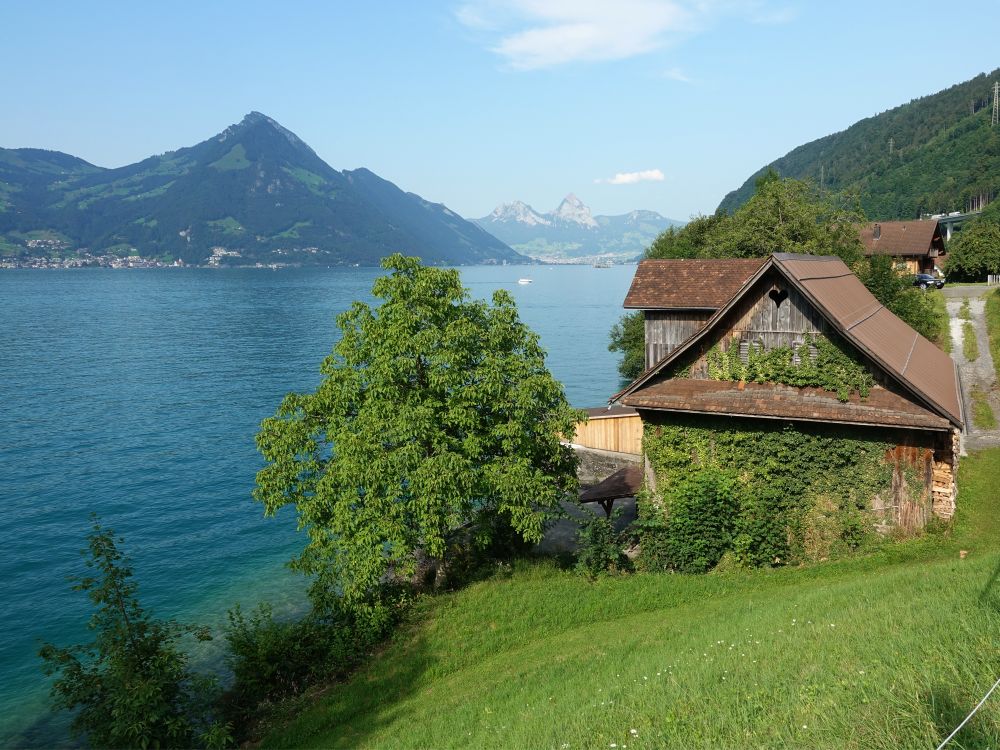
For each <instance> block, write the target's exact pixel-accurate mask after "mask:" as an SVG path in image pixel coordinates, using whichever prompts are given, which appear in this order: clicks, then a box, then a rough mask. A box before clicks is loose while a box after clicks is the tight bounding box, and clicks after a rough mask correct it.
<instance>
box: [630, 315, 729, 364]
mask: <svg viewBox="0 0 1000 750" xmlns="http://www.w3.org/2000/svg"><path fill="white" fill-rule="evenodd" d="M714 312H715V311H714V310H646V311H645V315H644V317H645V318H646V367H647V368H648V367H652V366H653V365H655V364H656V363H657V362H659V361H660V360H661V359H663V358H664V357H666V356H667V355H668V354H670V352H672V351H673V350H674V349H676V348H677V347H678V346H680V345H681V344H682V343H683V342H684V341H686V340H687V339H689V338H691V336H693V335H694V334H696V333H697V332H698V331H700V330H701V329H702V328H703V327H704V326H705V322H706V321H707V320H708V319H709V318H710V317H712V315H713V313H714Z"/></svg>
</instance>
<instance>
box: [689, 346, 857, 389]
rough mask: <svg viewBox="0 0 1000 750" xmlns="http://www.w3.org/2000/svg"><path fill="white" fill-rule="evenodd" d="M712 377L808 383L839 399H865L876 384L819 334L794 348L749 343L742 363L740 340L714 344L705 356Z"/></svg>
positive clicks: (843, 352) (709, 374)
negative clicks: (853, 394)
mask: <svg viewBox="0 0 1000 750" xmlns="http://www.w3.org/2000/svg"><path fill="white" fill-rule="evenodd" d="M705 363H706V367H707V371H708V377H709V379H711V380H744V381H747V382H757V383H782V384H784V385H794V386H798V387H804V386H810V387H814V388H823V389H825V390H828V391H833V392H835V393H836V394H837V398H838V399H840V400H841V401H847V399H848V398H849V397H850V395H851V392H852V391H853V392H857V393H858V394H859V395H860V396H861V398H866V397H867V396H868V393H869V392H870V391H871V388H872V386H873V385H874V383H875V380H874V378H873V377H872V374H871V372H869V371H868V369H867V368H866V367H865V366H864V365H863V364H861V363H860V362H859V361H858V360H857V359H856V358H855V357H854V356H853V355H852V354H850V353H849V352H848V351H847V350H846V348H845V347H844V346H842V345H840V344H839V342H837V343H835V342H833V341H831V340H830V339H828V338H826V337H825V336H822V335H813V336H811V337H810V338H809V341H808V342H807V343H804V344H801V345H799V346H797V347H794V348H793V347H790V346H780V347H776V348H774V349H770V350H764V348H763V347H762V346H760V345H759V344H751V345H750V346H749V347H748V350H747V359H746V361H745V362H744V361H743V359H742V358H741V357H740V342H739V339H738V338H735V337H734V338H733V339H732V341H731V342H730V345H729V348H728V349H722V348H721V347H720V346H718V345H716V346H714V347H712V349H710V350H709V351H708V353H707V354H706V355H705Z"/></svg>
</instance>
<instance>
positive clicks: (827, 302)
mask: <svg viewBox="0 0 1000 750" xmlns="http://www.w3.org/2000/svg"><path fill="white" fill-rule="evenodd" d="M625 307H626V308H630V309H636V310H642V311H644V314H645V318H646V362H645V364H646V370H645V372H643V373H642V374H641V375H640V376H639V377H638V378H637V379H636V380H635V381H634V382H632V383H631V384H630V385H629V386H628V387H626V388H625V389H624V390H622V391H621V392H619V393H618V394H616V395H615V396H613V397H612V399H611V401H612V402H613V403H618V404H621V405H623V406H626V407H632V408H634V409H635V410H637V411H638V413H639V416H640V417H641V419H642V422H643V429H644V434H645V436H646V440H649V439H650V437H651V436H652V435H658V434H660V432H661V431H662V430H665V429H667V428H669V427H670V426H671V425H675V426H676V425H686V426H697V427H699V428H700V427H709V428H711V429H718V430H720V431H722V430H725V431H727V433H728V434H729V435H730V437H727V438H726V439H727V440H729V441H732V440H734V439H735V438H733V437H732V434H733V431H737V432H738V431H739V430H746V431H747V433H748V434H750V433H752V434H754V435H762V434H767V430H785V431H792V432H794V433H797V434H802V435H824V436H828V437H829V436H834V437H843V438H844V439H845V440H849V441H851V440H853V441H855V442H851V443H849V444H850V445H866V446H880V447H879V448H878V451H879V452H880V454H879V455H882V453H884V465H885V467H886V471H887V472H891V474H892V479H891V482H890V481H889V480H888V479H887V480H886V481H887V482H889V483H888V484H886V486H885V487H884V488H883V489H880V490H879V491H878V492H877V493H876V495H877V496H874V495H873V496H872V497H870V498H866V499H865V502H866V503H868V507H869V510H870V511H871V512H873V513H875V514H876V516H877V517H878V518H879V520H880V523H882V524H883V525H884V526H892V525H894V524H901V525H903V526H905V527H909V528H914V527H919V526H922V525H923V524H924V523H925V522H926V521H927V520H928V519H929V518H930V516H931V514H934V515H937V516H939V517H944V518H947V517H950V516H951V515H952V513H953V512H954V507H955V482H954V477H955V471H956V465H957V460H958V454H959V450H960V435H961V431H962V429H963V422H964V414H963V406H962V398H961V392H960V385H959V379H958V373H957V370H956V367H955V365H954V363H953V362H952V360H951V358H950V357H949V356H948V355H947V354H945V353H944V352H942V351H941V350H940V349H938V348H937V347H936V346H935V345H934V344H932V343H931V342H930V341H928V340H927V339H925V338H923V337H922V336H921V335H919V334H918V333H917V332H916V331H914V330H913V329H912V328H910V327H909V326H908V325H907V324H906V323H904V322H903V321H902V320H900V319H899V318H897V317H896V316H895V315H894V314H893V313H892V312H890V311H889V310H888V309H887V308H886V307H884V306H883V305H882V304H881V303H879V302H878V300H877V299H876V298H875V297H874V296H873V295H872V294H871V293H870V292H869V291H868V289H867V288H865V286H864V285H863V284H862V283H861V282H860V281H859V280H858V278H857V277H856V276H855V275H854V274H853V273H852V272H851V270H850V269H849V268H848V267H847V266H846V265H845V264H844V262H843V261H842V260H840V259H839V258H837V257H834V256H815V255H797V254H790V253H776V254H774V255H772V256H771V257H769V258H761V259H752V260H645V261H642V262H641V263H640V264H639V267H638V269H637V271H636V274H635V278H634V280H633V282H632V286H631V288H630V290H629V292H628V295H627V297H626V299H625ZM772 355H774V356H777V357H778V359H779V360H780V361H781V362H782V363H783V364H782V367H783V368H784V369H783V370H782V369H781V368H778V369H777V370H774V369H773V368H772V369H771V370H768V369H767V368H766V367H763V365H762V364H761V363H765V362H767V361H769V359H768V358H769V357H771V358H772V359H773V357H772ZM824 358H825V359H824ZM817 362H819V363H820V364H819V365H817ZM755 363H756V364H755ZM824 363H825V364H824ZM803 364H806V365H811V367H810V368H807V369H808V372H809V373H811V375H809V376H808V377H806V376H804V377H799V376H798V375H796V374H794V373H796V372H797V371H798V370H797V368H800V366H801V365H803ZM755 368H756V369H755ZM823 368H827V369H828V370H829V371H828V372H824V371H823ZM769 372H784V373H785V375H784V376H783V377H775V378H772V377H771V376H769V375H768V373H769ZM802 372H803V373H805V372H807V370H802ZM841 372H843V373H844V375H843V378H848V377H850V378H853V380H850V383H849V384H848V385H843V386H842V387H841V386H840V385H838V386H835V387H834V386H832V385H831V383H837V382H838V381H837V379H838V377H841V375H839V374H838V373H841ZM788 373H793V374H792V376H790V377H789V376H788ZM809 377H812V378H814V379H816V378H817V377H818V380H817V382H810V381H809ZM774 380H780V381H781V382H774ZM844 383H847V380H845V381H844ZM858 441H860V442H858ZM866 441H867V442H866ZM675 448H676V447H675ZM699 450H700V451H701V452H702V453H703V454H704V452H705V451H709V452H711V451H712V450H713V449H711V448H710V447H706V446H705V445H701V447H700V448H699ZM674 458H675V459H676V456H675V457H674ZM691 460H692V462H693V463H696V462H698V461H699V460H700V459H699V457H698V456H695V455H692V457H691ZM789 460H790V459H789ZM886 476H888V474H887V475H886ZM828 479H829V481H830V482H832V483H833V485H831V486H835V485H836V482H837V481H838V480H837V478H836V477H828ZM645 480H646V485H647V488H648V489H651V490H652V492H653V493H654V494H655V492H656V487H657V484H658V481H659V483H660V484H662V481H661V480H662V477H658V476H657V469H656V460H653V461H650V457H649V456H648V455H647V458H646V469H645Z"/></svg>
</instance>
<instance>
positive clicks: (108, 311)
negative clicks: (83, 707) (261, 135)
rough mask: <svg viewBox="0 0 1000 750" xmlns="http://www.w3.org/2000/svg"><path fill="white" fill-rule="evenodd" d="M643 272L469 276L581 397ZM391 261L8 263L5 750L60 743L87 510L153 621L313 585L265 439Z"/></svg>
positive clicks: (291, 594) (3, 465)
mask: <svg viewBox="0 0 1000 750" xmlns="http://www.w3.org/2000/svg"><path fill="white" fill-rule="evenodd" d="M633 272H634V267H623V266H617V267H614V268H609V269H595V268H591V267H589V266H522V267H517V266H507V267H491V266H479V267H468V268H463V269H461V273H462V279H463V282H464V284H465V285H466V286H467V287H468V288H469V290H470V291H471V293H472V294H473V296H476V297H483V298H487V297H489V295H490V294H491V293H492V292H493V291H494V290H495V289H498V288H504V289H507V290H509V291H510V292H511V293H512V294H513V296H514V298H515V300H516V301H517V304H518V308H519V310H520V313H521V317H522V319H523V320H524V321H525V322H526V323H527V324H528V325H529V326H531V327H532V328H533V329H534V330H535V331H537V332H538V334H539V335H540V337H541V341H542V344H543V346H544V347H545V348H546V349H547V351H548V363H549V367H550V369H551V370H552V372H553V374H554V375H555V376H556V377H557V378H558V379H559V380H561V381H562V383H563V384H564V385H565V388H566V393H567V395H568V397H569V400H570V402H571V403H572V404H573V405H574V406H578V407H585V406H597V405H600V404H602V403H604V402H605V401H606V400H607V398H608V396H609V395H610V394H612V393H614V392H615V391H616V390H617V389H618V387H619V385H620V381H619V378H618V375H617V372H616V369H615V368H616V362H617V358H616V355H614V354H612V353H610V352H608V351H607V341H608V330H609V329H610V327H611V326H612V324H613V323H614V322H615V321H616V320H617V319H618V318H619V317H620V316H621V314H622V308H621V304H622V300H623V299H624V297H625V293H626V291H627V290H628V286H629V283H630V282H631V278H632V274H633ZM380 273H381V271H380V270H379V269H358V268H355V269H281V270H277V271H271V270H266V269H261V270H258V269H233V270H209V269H150V270H111V269H80V270H72V271H44V270H37V271H36V270H12V271H3V272H0V428H2V431H0V501H2V502H3V507H5V508H6V509H7V514H6V516H5V524H4V527H3V531H2V532H0V534H2V545H0V601H2V602H3V608H2V611H0V631H2V632H3V634H4V637H3V639H2V640H0V665H2V674H3V680H2V682H0V745H2V746H10V745H12V744H16V745H34V746H47V745H52V744H54V743H56V742H60V743H66V742H67V739H66V737H65V736H64V732H65V721H64V720H62V721H60V720H53V719H51V718H50V717H48V716H47V683H46V681H45V678H44V677H43V675H42V674H41V671H40V669H39V664H40V662H39V659H38V658H37V656H36V653H37V651H38V646H39V641H40V639H44V640H49V641H53V642H55V643H57V644H60V645H68V644H70V643H78V642H83V641H84V640H87V639H88V633H87V630H86V625H85V624H86V620H87V618H88V616H89V612H90V610H89V608H88V602H87V600H86V597H85V596H84V595H82V594H80V593H75V592H72V591H71V590H70V585H69V583H68V582H67V578H68V577H69V576H73V575H77V574H80V573H82V571H83V564H82V560H83V558H82V557H81V554H80V549H81V548H82V547H83V546H84V544H85V535H86V534H87V532H88V530H89V528H90V520H89V516H90V513H91V512H92V511H96V512H97V513H99V514H100V517H101V519H102V521H103V522H104V523H105V524H107V525H109V526H112V527H113V528H114V529H115V531H116V532H117V533H118V534H120V535H121V536H123V537H124V538H125V545H124V549H125V550H126V551H127V552H128V553H129V554H130V555H131V557H132V559H133V562H134V566H135V572H136V580H137V581H138V582H139V585H140V597H141V600H142V602H143V605H144V606H145V607H146V608H147V609H148V610H151V611H152V612H153V613H154V614H155V616H157V617H160V618H167V617H173V618H177V619H179V620H182V621H185V622H196V623H201V624H210V625H216V626H217V625H218V624H220V623H221V622H223V621H224V619H225V613H226V610H227V609H229V608H230V607H232V606H233V604H235V603H236V602H238V601H239V602H242V603H243V605H244V606H245V607H246V606H252V605H253V604H254V603H255V602H257V601H259V600H261V599H266V600H269V601H271V602H273V603H274V604H275V607H276V609H277V610H279V611H280V610H282V609H289V608H295V607H296V606H301V603H302V601H303V591H304V585H303V581H302V580H301V579H300V578H299V577H297V576H295V575H294V574H292V573H290V572H288V571H287V570H286V569H285V568H284V566H283V563H284V562H285V561H286V560H288V558H290V557H291V556H292V555H293V554H294V553H295V552H296V550H298V549H299V548H300V547H301V546H302V544H303V542H302V540H301V538H299V537H298V536H297V535H296V532H295V520H294V515H293V513H292V512H291V509H288V512H283V513H282V514H279V516H278V517H277V518H275V519H265V518H263V516H262V512H261V507H260V506H258V505H257V504H255V503H254V502H252V500H251V498H250V490H251V489H252V487H253V481H254V474H255V472H256V471H257V469H259V468H260V466H261V459H260V457H259V455H258V454H257V452H256V450H255V448H254V435H255V434H256V431H257V426H258V425H259V423H260V421H261V420H262V419H263V418H265V417H267V416H270V415H271V414H272V413H273V412H274V410H275V408H276V407H277V405H278V403H279V401H280V400H281V398H282V396H283V395H284V394H285V393H286V392H288V391H290V390H306V389H312V388H314V387H315V386H316V385H317V383H318V382H319V364H320V362H321V360H322V359H323V358H324V357H325V356H326V355H327V354H328V353H329V351H330V348H331V346H332V345H333V343H334V341H335V340H336V337H337V330H336V328H335V325H334V317H335V316H336V315H337V314H338V313H340V312H342V311H343V310H345V309H346V308H347V307H348V306H349V305H350V303H351V302H352V301H354V300H364V301H368V302H372V301H373V300H372V298H371V296H370V289H371V285H372V282H373V280H374V279H375V277H376V276H378V275H379V274H380ZM520 277H530V278H532V279H533V283H532V284H526V285H519V284H518V283H517V280H518V278H520ZM216 643H217V642H216ZM218 653H219V648H218V645H216V646H214V647H213V646H211V645H209V646H206V647H204V652H203V653H200V654H198V655H197V656H198V658H199V659H200V660H202V661H204V662H212V660H213V659H216V660H217V658H218Z"/></svg>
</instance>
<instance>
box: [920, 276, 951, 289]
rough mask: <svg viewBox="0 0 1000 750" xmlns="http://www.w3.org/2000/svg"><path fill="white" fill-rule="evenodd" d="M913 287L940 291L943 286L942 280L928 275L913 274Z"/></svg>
mask: <svg viewBox="0 0 1000 750" xmlns="http://www.w3.org/2000/svg"><path fill="white" fill-rule="evenodd" d="M913 286H918V287H920V288H921V289H930V288H931V287H934V288H935V289H940V288H941V287H943V286H944V279H939V278H938V277H937V276H931V275H930V274H929V273H915V274H913Z"/></svg>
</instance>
